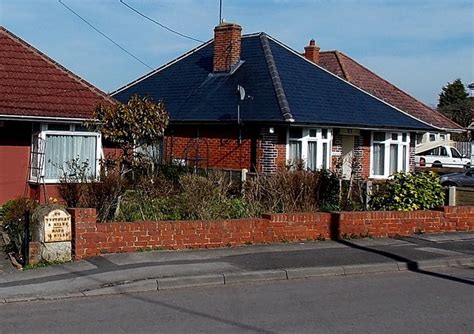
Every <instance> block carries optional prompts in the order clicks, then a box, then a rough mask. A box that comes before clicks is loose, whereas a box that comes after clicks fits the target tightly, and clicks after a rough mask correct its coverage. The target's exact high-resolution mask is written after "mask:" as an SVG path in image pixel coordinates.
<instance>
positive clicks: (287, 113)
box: [112, 33, 433, 131]
mask: <svg viewBox="0 0 474 334" xmlns="http://www.w3.org/2000/svg"><path fill="white" fill-rule="evenodd" d="M212 56H213V43H212V41H209V42H207V43H205V44H203V45H201V46H200V47H198V48H196V49H194V50H192V51H190V52H189V53H187V54H185V55H183V56H181V57H179V58H177V59H176V60H174V61H172V62H170V63H168V64H166V65H164V66H162V67H161V68H159V69H157V70H156V71H153V72H151V73H149V74H147V75H145V76H144V77H142V78H139V79H137V80H136V81H134V82H132V83H130V84H128V85H126V86H124V87H122V88H120V89H118V90H117V91H116V92H114V93H112V96H114V97H115V98H116V99H118V100H119V101H122V102H125V101H127V100H128V99H129V97H130V96H132V95H134V94H138V95H142V96H146V95H147V96H150V97H152V98H154V99H155V100H160V99H163V100H164V102H165V106H166V109H167V110H168V112H169V114H170V118H171V121H175V122H179V121H183V122H219V121H229V122H230V121H232V122H233V121H236V120H237V103H238V97H237V96H238V95H237V85H240V86H242V87H244V88H245V90H246V92H247V95H248V98H247V99H245V100H244V101H242V102H241V103H240V106H241V115H242V120H243V121H244V122H245V121H247V122H248V121H261V122H289V121H293V123H294V124H313V125H321V126H340V127H357V128H392V129H393V128H396V129H412V130H425V131H430V130H433V128H432V127H431V126H429V125H427V124H426V123H424V122H423V121H420V120H418V119H416V117H413V116H411V115H407V114H406V113H404V112H403V111H401V110H399V109H397V108H395V107H393V106H392V105H389V104H388V103H385V102H383V101H381V100H380V99H378V98H376V97H374V96H372V95H370V94H368V93H367V92H364V91H363V90H361V89H359V88H357V87H355V86H354V85H352V84H350V83H348V82H347V81H345V80H343V79H341V78H339V77H337V76H336V75H334V74H332V73H330V72H329V71H327V70H325V69H323V68H322V67H320V66H318V65H316V64H314V63H312V62H310V61H308V60H306V59H305V58H304V57H302V56H301V55H300V54H298V53H297V52H296V51H294V50H291V49H290V48H288V47H286V46H285V45H283V44H282V43H280V42H278V41H277V40H275V39H273V38H272V37H270V36H268V35H266V34H265V33H259V34H252V35H244V36H242V44H241V60H242V62H241V64H240V66H239V67H238V68H237V69H236V70H235V71H233V72H231V74H214V73H213V72H212V58H213V57H212Z"/></svg>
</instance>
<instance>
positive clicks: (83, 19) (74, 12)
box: [58, 0, 154, 70]
mask: <svg viewBox="0 0 474 334" xmlns="http://www.w3.org/2000/svg"><path fill="white" fill-rule="evenodd" d="M58 2H59V3H60V4H61V5H62V6H64V7H65V8H66V9H67V10H69V11H70V12H71V13H73V14H74V15H75V16H77V17H78V18H79V19H81V20H82V21H83V22H84V23H86V24H87V25H88V26H89V27H91V28H92V29H94V31H96V32H97V33H98V34H100V35H101V36H102V37H104V38H106V39H107V40H108V41H109V42H111V43H113V44H114V45H115V46H116V47H118V48H119V49H120V50H122V51H123V52H125V53H126V54H128V55H129V56H130V57H132V58H134V59H135V60H136V61H138V62H139V63H141V64H142V65H144V66H146V67H148V68H149V69H150V70H154V68H153V67H151V66H150V65H148V64H147V63H145V62H144V61H143V60H141V59H140V58H138V57H137V56H135V55H134V54H133V53H132V52H130V51H128V50H127V49H125V48H124V47H123V46H121V45H120V44H118V43H117V42H115V41H114V40H113V39H112V38H110V37H109V36H107V35H106V34H105V33H103V32H102V31H101V30H99V29H98V28H96V27H95V26H94V25H93V24H92V23H90V22H89V21H88V20H86V19H85V18H84V17H82V16H81V15H79V14H78V13H77V12H76V11H74V9H72V8H71V7H69V6H68V5H66V4H65V3H64V2H62V0H58Z"/></svg>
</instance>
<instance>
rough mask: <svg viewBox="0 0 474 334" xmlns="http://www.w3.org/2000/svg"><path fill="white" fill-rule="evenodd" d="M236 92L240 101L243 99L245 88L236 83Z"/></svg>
mask: <svg viewBox="0 0 474 334" xmlns="http://www.w3.org/2000/svg"><path fill="white" fill-rule="evenodd" d="M237 92H238V93H239V96H240V101H243V100H245V96H246V95H245V88H244V87H242V86H241V85H237Z"/></svg>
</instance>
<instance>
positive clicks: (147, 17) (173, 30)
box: [120, 0, 205, 43]
mask: <svg viewBox="0 0 474 334" xmlns="http://www.w3.org/2000/svg"><path fill="white" fill-rule="evenodd" d="M120 3H121V4H122V5H124V6H125V7H127V8H128V9H130V10H132V11H134V12H135V13H137V14H138V15H140V16H141V17H144V18H145V19H147V20H149V21H151V22H153V23H154V24H156V25H158V26H160V27H161V28H163V29H165V30H168V31H169V32H171V33H173V34H176V35H178V36H181V37H183V38H187V39H190V40H192V41H195V42H199V43H205V41H203V40H200V39H197V38H194V37H192V36H189V35H186V34H183V33H181V32H179V31H177V30H175V29H172V28H170V27H168V26H166V25H164V24H163V23H160V22H158V21H156V20H155V19H153V18H151V17H149V16H147V15H145V14H143V13H142V12H140V11H139V10H138V9H136V8H135V7H132V6H131V5H129V4H128V3H126V2H125V1H123V0H120Z"/></svg>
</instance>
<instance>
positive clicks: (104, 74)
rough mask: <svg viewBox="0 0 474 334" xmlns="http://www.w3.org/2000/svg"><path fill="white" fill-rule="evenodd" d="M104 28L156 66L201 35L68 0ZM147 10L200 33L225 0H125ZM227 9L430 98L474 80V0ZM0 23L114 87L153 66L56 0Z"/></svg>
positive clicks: (235, 17) (15, 9) (275, 1)
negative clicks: (448, 85) (347, 58)
mask: <svg viewBox="0 0 474 334" xmlns="http://www.w3.org/2000/svg"><path fill="white" fill-rule="evenodd" d="M63 2H64V3H66V4H67V5H68V6H70V7H72V8H73V9H74V10H76V11H77V12H78V13H80V14H81V15H82V16H84V17H85V18H86V19H87V20H89V21H90V22H91V23H92V24H94V25H95V26H96V27H97V28H99V29H100V30H102V31H103V32H104V33H106V34H107V35H109V36H110V37H111V38H112V39H114V40H115V41H116V42H117V43H119V44H120V45H122V46H123V47H125V48H126V49H128V50H130V51H131V52H133V53H134V54H135V55H136V56H137V57H139V58H140V59H142V60H143V61H144V62H145V63H147V64H148V65H150V66H151V67H153V68H156V67H158V66H160V65H162V64H164V63H166V62H168V61H170V60H172V59H173V58H175V57H177V56H179V55H181V54H182V53H184V52H186V51H187V50H189V49H191V48H193V47H195V46H197V45H198V44H199V43H196V42H193V41H190V40H187V39H184V38H182V37H179V36H177V35H174V34H172V33H170V32H168V31H166V30H164V29H162V28H160V27H159V26H157V25H154V24H152V23H151V22H149V21H146V20H144V19H143V18H141V17H139V16H138V15H136V14H135V13H133V12H131V11H130V10H129V9H127V8H126V7H125V6H123V5H122V4H121V3H120V2H119V0H63ZM126 2H128V3H129V4H130V5H132V6H134V7H136V8H137V9H139V10H140V11H142V12H143V13H145V14H146V15H148V16H150V17H152V18H154V19H155V20H157V21H160V22H161V23H163V24H166V25H168V26H170V27H172V28H173V29H176V30H178V31H180V32H182V33H185V34H188V35H191V36H193V37H196V38H198V39H201V40H208V39H210V38H212V34H213V28H214V26H215V25H216V24H217V22H218V5H219V0H200V1H198V0H163V1H158V0H126ZM223 3H224V13H223V17H224V18H225V20H226V21H228V22H237V23H239V24H241V25H242V27H243V32H244V33H252V32H258V31H265V32H266V33H268V34H270V35H272V36H273V37H275V38H277V39H279V40H280V41H282V42H283V43H285V44H287V45H288V46H290V47H292V48H294V49H296V50H299V51H302V50H303V47H304V46H305V45H306V44H307V43H308V41H309V39H311V38H314V39H315V40H316V42H317V44H318V45H320V47H321V49H322V50H334V49H338V50H340V51H343V52H344V53H346V54H348V55H349V56H351V57H353V58H354V59H356V60H357V61H358V62H360V63H362V64H363V65H365V66H367V67H368V68H370V69H372V70H373V71H375V72H376V73H378V74H379V75H381V76H382V77H384V78H385V79H387V80H389V81H391V82H392V83H394V84H395V85H397V86H398V87H400V88H402V89H404V90H406V91H407V92H408V93H410V94H411V95H413V96H415V97H417V98H419V99H420V100H422V101H423V102H425V103H427V104H430V105H436V103H437V99H438V94H439V92H440V90H441V87H442V86H443V85H445V84H446V83H447V82H448V81H453V80H454V79H456V78H461V79H462V81H463V82H464V83H465V84H467V83H469V82H473V81H474V1H472V0H466V1H463V0H398V1H392V0H385V1H382V0H223ZM0 24H1V25H3V26H5V27H6V28H7V29H9V30H10V31H12V32H13V33H15V34H17V35H18V36H20V37H21V38H23V39H25V40H26V41H27V42H29V43H30V44H32V45H33V46H35V47H37V48H38V49H40V50H41V51H43V52H44V53H46V54H48V55H49V56H50V57H52V58H53V59H55V60H56V61H58V62H59V63H61V64H62V65H64V66H65V67H67V68H68V69H70V70H71V71H73V72H75V73H76V74H78V75H79V76H81V77H83V78H84V79H86V80H87V81H89V82H91V83H93V84H94V85H96V86H97V87H99V88H100V89H102V90H104V91H106V92H110V91H113V90H115V89H117V88H118V87H120V86H122V85H124V84H126V83H128V82H130V81H132V80H134V79H136V78H137V77H139V76H141V75H143V74H145V73H147V72H149V69H148V68H147V67H145V66H143V65H142V64H140V63H139V62H137V61H136V60H134V59H133V58H131V57H130V56H129V55H127V54H126V53H124V52H122V51H121V50H120V49H118V48H117V47H116V46H114V45H113V44H112V43H110V42H109V41H107V40H106V39H104V38H103V37H102V36H100V35H99V34H97V33H96V32H94V31H93V30H92V29H91V28H90V27H88V26H87V25H86V24H84V23H83V22H82V21H80V20H79V19H78V18H77V17H75V16H74V15H73V14H71V13H70V12H68V11H67V9H66V8H64V7H63V6H61V4H59V3H58V1H57V0H0Z"/></svg>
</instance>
